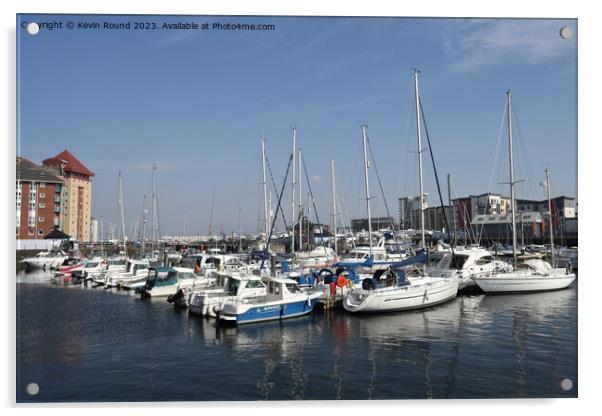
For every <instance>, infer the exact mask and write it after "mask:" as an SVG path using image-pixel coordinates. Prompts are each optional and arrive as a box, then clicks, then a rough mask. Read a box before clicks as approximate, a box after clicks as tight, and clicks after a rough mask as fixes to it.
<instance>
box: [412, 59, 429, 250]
mask: <svg viewBox="0 0 602 416" xmlns="http://www.w3.org/2000/svg"><path fill="white" fill-rule="evenodd" d="M419 72H420V71H418V70H417V69H415V68H414V93H415V95H416V134H417V136H418V176H419V178H420V233H421V237H422V247H423V248H426V239H425V232H424V183H423V180H422V139H421V136H420V130H421V129H420V93H419V91H418V73H419Z"/></svg>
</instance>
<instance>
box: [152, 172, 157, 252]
mask: <svg viewBox="0 0 602 416" xmlns="http://www.w3.org/2000/svg"><path fill="white" fill-rule="evenodd" d="M156 171H157V164H156V163H154V162H153V201H152V204H153V206H152V209H153V213H152V218H151V222H152V225H151V227H152V232H151V235H152V242H151V244H155V241H158V240H159V235H158V228H159V224H158V223H159V218H158V212H157V207H158V205H157V174H156Z"/></svg>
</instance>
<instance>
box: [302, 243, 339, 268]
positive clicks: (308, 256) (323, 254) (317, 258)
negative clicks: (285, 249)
mask: <svg viewBox="0 0 602 416" xmlns="http://www.w3.org/2000/svg"><path fill="white" fill-rule="evenodd" d="M336 261H338V257H337V254H336V253H335V252H334V250H333V249H332V248H330V247H316V248H314V249H313V250H311V251H298V252H296V253H295V256H294V262H295V263H297V264H298V265H299V267H301V268H302V269H308V268H322V267H328V266H329V265H331V264H332V263H334V262H336Z"/></svg>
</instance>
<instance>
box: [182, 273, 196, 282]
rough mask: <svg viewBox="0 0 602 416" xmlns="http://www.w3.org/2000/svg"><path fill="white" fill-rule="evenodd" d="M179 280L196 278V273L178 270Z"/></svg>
mask: <svg viewBox="0 0 602 416" xmlns="http://www.w3.org/2000/svg"><path fill="white" fill-rule="evenodd" d="M179 277H180V280H191V279H196V275H195V274H194V273H190V272H180V276H179Z"/></svg>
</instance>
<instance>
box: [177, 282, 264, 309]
mask: <svg viewBox="0 0 602 416" xmlns="http://www.w3.org/2000/svg"><path fill="white" fill-rule="evenodd" d="M265 294H266V285H265V283H264V282H263V281H262V279H261V277H260V276H256V275H254V274H248V273H239V272H228V273H225V272H224V273H218V274H217V276H216V286H214V287H210V288H207V289H204V290H203V289H201V290H196V289H195V290H194V291H193V292H192V293H191V294H190V296H189V302H188V303H189V305H188V307H189V310H190V312H192V313H194V314H198V315H203V316H216V313H217V312H219V310H220V309H221V308H222V305H223V304H224V303H225V302H235V301H238V300H241V299H246V298H255V297H258V296H263V295H265Z"/></svg>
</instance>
